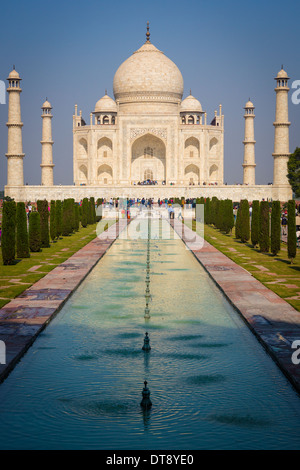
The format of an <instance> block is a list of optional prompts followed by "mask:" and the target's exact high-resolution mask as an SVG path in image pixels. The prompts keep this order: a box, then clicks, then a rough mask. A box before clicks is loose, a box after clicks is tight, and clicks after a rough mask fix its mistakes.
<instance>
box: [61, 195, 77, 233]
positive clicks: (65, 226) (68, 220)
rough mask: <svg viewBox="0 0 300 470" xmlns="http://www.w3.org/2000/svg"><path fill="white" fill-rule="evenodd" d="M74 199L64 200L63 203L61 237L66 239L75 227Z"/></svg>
mask: <svg viewBox="0 0 300 470" xmlns="http://www.w3.org/2000/svg"><path fill="white" fill-rule="evenodd" d="M73 201H74V199H65V200H64V202H63V217H62V235H63V237H67V236H69V235H71V233H72V232H73V226H75V220H74V202H73Z"/></svg>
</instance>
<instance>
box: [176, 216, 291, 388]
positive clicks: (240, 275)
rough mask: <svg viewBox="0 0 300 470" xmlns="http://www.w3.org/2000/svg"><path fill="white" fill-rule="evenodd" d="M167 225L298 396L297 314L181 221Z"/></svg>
mask: <svg viewBox="0 0 300 470" xmlns="http://www.w3.org/2000/svg"><path fill="white" fill-rule="evenodd" d="M170 224H171V226H172V227H173V228H174V230H175V232H176V233H177V235H178V236H179V237H180V238H181V239H182V241H183V242H184V243H185V245H186V246H187V248H188V249H189V250H190V251H191V252H192V253H193V255H194V256H195V257H196V259H197V260H198V261H199V263H200V264H201V265H202V266H203V268H204V269H205V271H206V272H207V273H208V274H209V276H210V278H211V279H212V280H213V281H214V282H215V284H216V285H217V286H218V287H219V289H220V290H221V291H222V292H223V294H224V295H225V297H226V298H227V300H228V301H229V302H230V304H231V305H232V306H233V307H234V308H235V310H237V311H238V312H239V314H240V315H241V317H242V318H243V319H244V321H245V322H246V324H247V325H248V326H249V327H250V330H251V331H252V332H253V333H254V335H255V336H256V337H257V339H258V340H259V341H260V343H261V344H262V345H263V347H264V348H265V350H266V351H267V352H268V353H269V354H270V356H271V357H272V358H273V360H274V361H275V362H276V363H277V365H278V366H279V367H280V369H281V370H282V372H283V373H284V374H285V376H286V377H287V378H288V379H289V381H290V382H291V383H292V385H293V386H294V388H295V389H296V391H297V392H298V393H299V394H300V364H299V365H295V364H293V362H292V354H293V352H294V351H295V350H294V349H292V343H293V342H294V341H295V340H300V313H299V312H298V311H297V310H295V309H294V308H293V307H292V306H291V305H290V304H288V303H287V302H286V301H285V300H283V299H282V298H280V297H279V296H278V295H277V294H275V293H274V292H272V291H271V290H270V289H268V288H267V287H266V286H264V285H263V284H262V283H261V282H259V281H258V280H257V279H255V278H254V277H253V276H252V275H251V274H250V273H249V272H248V271H247V270H246V269H244V268H242V267H241V266H238V265H237V264H236V263H235V262H234V261H232V260H231V259H230V258H228V257H227V256H226V255H224V254H223V253H221V252H220V251H219V250H217V249H216V248H215V247H213V246H212V245H210V244H209V243H208V242H206V241H204V240H203V239H202V238H201V237H200V236H199V235H198V234H195V232H193V231H192V230H191V229H190V228H189V227H187V226H186V225H184V224H182V222H181V221H179V220H177V219H176V220H171V221H170ZM195 237H196V238H195Z"/></svg>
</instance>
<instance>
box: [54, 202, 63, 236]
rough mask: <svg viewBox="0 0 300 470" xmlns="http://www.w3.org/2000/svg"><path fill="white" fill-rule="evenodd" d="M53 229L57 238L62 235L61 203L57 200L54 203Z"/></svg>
mask: <svg viewBox="0 0 300 470" xmlns="http://www.w3.org/2000/svg"><path fill="white" fill-rule="evenodd" d="M55 228H56V236H57V238H59V237H61V235H62V202H61V201H60V200H57V201H56V203H55Z"/></svg>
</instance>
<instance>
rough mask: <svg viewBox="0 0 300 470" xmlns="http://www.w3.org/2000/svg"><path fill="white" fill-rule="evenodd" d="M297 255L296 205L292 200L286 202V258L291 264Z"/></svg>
mask: <svg viewBox="0 0 300 470" xmlns="http://www.w3.org/2000/svg"><path fill="white" fill-rule="evenodd" d="M296 254H297V237H296V205H295V201H294V200H290V201H289V202H288V258H289V259H290V260H291V264H292V263H293V260H294V258H296Z"/></svg>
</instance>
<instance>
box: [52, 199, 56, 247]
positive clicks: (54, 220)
mask: <svg viewBox="0 0 300 470" xmlns="http://www.w3.org/2000/svg"><path fill="white" fill-rule="evenodd" d="M56 237H57V233H56V204H55V201H51V203H50V238H51V240H52V241H54V240H55V239H56Z"/></svg>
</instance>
